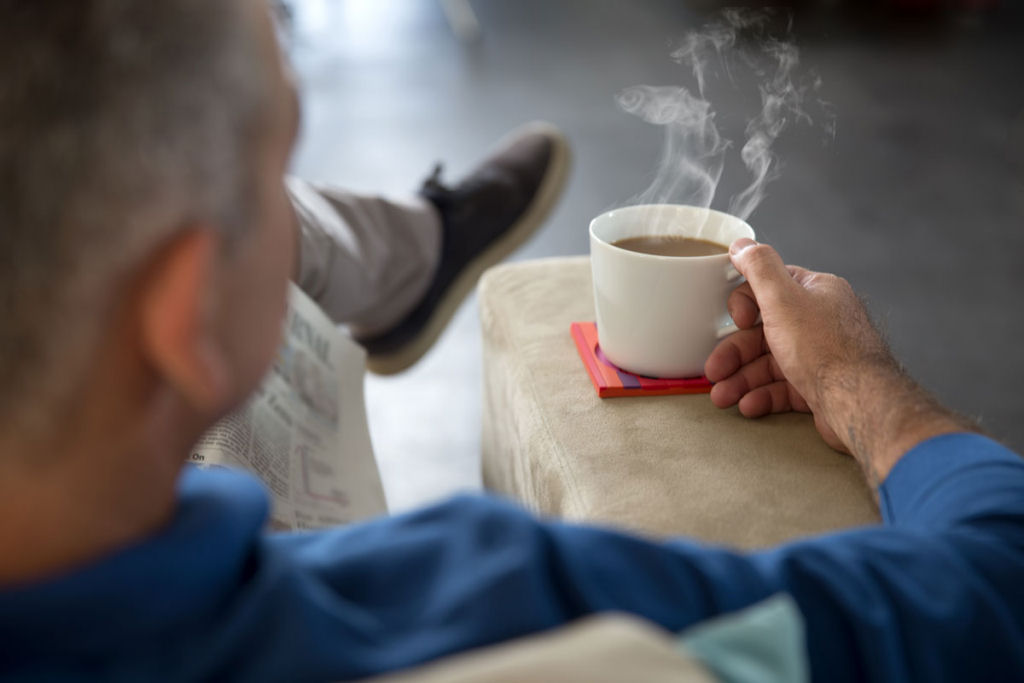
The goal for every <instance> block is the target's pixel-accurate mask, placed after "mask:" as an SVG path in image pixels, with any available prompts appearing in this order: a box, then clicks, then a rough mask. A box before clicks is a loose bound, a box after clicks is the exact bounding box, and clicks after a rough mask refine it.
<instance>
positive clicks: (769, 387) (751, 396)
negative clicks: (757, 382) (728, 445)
mask: <svg viewBox="0 0 1024 683" xmlns="http://www.w3.org/2000/svg"><path fill="white" fill-rule="evenodd" d="M800 405H802V406H803V407H804V409H805V410H806V407H807V404H806V403H805V402H804V401H803V398H802V397H801V396H800V393H799V392H798V391H797V390H796V389H794V388H793V385H792V384H790V383H789V382H786V381H780V382H772V383H771V384H766V385H764V386H761V387H758V388H756V389H754V390H753V391H751V392H750V393H748V394H746V395H745V396H744V397H743V398H741V399H740V402H739V409H740V413H741V414H742V415H743V416H744V417H761V416H762V415H768V414H769V413H785V412H788V411H790V410H799V408H798V406H800Z"/></svg>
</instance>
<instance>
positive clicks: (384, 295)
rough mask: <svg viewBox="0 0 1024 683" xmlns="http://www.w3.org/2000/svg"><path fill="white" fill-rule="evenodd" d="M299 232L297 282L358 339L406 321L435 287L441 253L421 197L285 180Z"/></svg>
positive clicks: (433, 216) (437, 226)
mask: <svg viewBox="0 0 1024 683" xmlns="http://www.w3.org/2000/svg"><path fill="white" fill-rule="evenodd" d="M286 186H287V188H288V193H289V195H290V196H291V200H292V204H293V205H294V207H295V213H296V215H297V216H298V221H299V229H300V246H299V264H298V273H297V274H296V278H295V280H296V283H297V284H298V285H299V286H300V287H301V288H302V289H303V290H304V291H305V292H306V293H307V294H308V295H309V296H310V297H311V298H312V299H313V300H314V301H316V302H317V303H318V304H320V306H321V308H323V309H324V311H326V313H327V314H328V315H329V316H330V317H331V318H332V319H334V320H335V322H339V323H347V324H349V325H350V326H351V328H352V331H353V333H354V334H356V335H357V336H363V335H373V334H377V333H379V332H383V331H385V330H387V329H389V328H390V327H392V326H393V325H395V324H396V323H398V322H399V321H401V320H402V318H403V317H405V315H406V314H408V313H409V311H411V310H412V308H413V307H414V306H415V305H416V303H417V302H418V301H419V300H420V299H421V298H422V297H423V294H424V293H425V292H426V290H427V287H428V286H429V285H430V282H431V279H432V278H433V276H434V272H435V271H436V269H437V264H438V261H439V259H440V253H441V223H440V218H439V217H438V215H437V212H436V210H435V209H434V208H433V206H431V205H430V204H429V203H428V202H427V201H426V200H424V199H421V198H419V197H416V198H413V199H409V200H395V199H390V198H384V197H377V196H366V195H357V194H353V193H350V192H345V191H344V190H340V189H337V188H331V187H325V186H320V185H314V184H312V183H308V182H306V181H304V180H301V179H299V178H287V179H286Z"/></svg>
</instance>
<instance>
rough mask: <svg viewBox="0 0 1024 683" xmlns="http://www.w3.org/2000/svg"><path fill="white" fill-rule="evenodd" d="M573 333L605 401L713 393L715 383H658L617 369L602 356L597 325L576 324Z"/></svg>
mask: <svg viewBox="0 0 1024 683" xmlns="http://www.w3.org/2000/svg"><path fill="white" fill-rule="evenodd" d="M569 332H571V333H572V338H573V340H574V341H575V342H576V350H577V351H579V353H580V359H581V360H582V361H583V366H584V367H585V368H586V369H587V374H589V375H590V381H591V382H593V383H594V388H595V389H597V395H598V396H600V397H601V398H613V397H616V396H667V395H669V394H706V393H708V392H709V391H711V386H712V385H711V382H709V381H707V380H706V379H705V378H703V377H690V378H685V379H654V378H652V377H643V376H642V375H634V374H633V373H632V372H626V371H625V370H621V369H619V368H617V367H615V366H614V365H612V363H611V361H609V360H608V359H607V358H605V356H604V354H603V353H601V347H600V346H599V345H598V343H597V325H595V324H594V323H573V324H572V325H570V326H569Z"/></svg>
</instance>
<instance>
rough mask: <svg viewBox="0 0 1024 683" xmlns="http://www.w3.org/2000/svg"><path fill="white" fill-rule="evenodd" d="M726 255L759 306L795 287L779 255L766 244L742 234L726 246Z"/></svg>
mask: <svg viewBox="0 0 1024 683" xmlns="http://www.w3.org/2000/svg"><path fill="white" fill-rule="evenodd" d="M729 256H730V257H731V258H732V264H733V265H734V266H735V267H736V270H738V271H739V272H740V273H741V274H742V275H743V276H744V277H745V278H747V282H748V283H750V286H751V288H752V290H753V292H754V296H755V297H756V299H757V301H758V302H759V303H760V304H761V307H762V308H763V307H764V304H765V302H766V300H768V301H770V300H773V299H777V298H778V297H779V296H781V295H782V294H783V293H784V292H785V291H786V290H788V289H789V288H792V287H794V286H795V283H794V282H793V276H792V275H791V274H790V271H789V269H788V268H786V264H784V263H783V262H782V257H780V256H779V253H778V252H777V251H775V250H774V249H772V248H771V247H769V246H768V245H767V244H758V243H757V242H755V241H754V240H751V239H747V238H745V237H743V238H740V239H738V240H736V241H735V242H733V243H732V245H731V246H730V247H729ZM737 324H738V323H737Z"/></svg>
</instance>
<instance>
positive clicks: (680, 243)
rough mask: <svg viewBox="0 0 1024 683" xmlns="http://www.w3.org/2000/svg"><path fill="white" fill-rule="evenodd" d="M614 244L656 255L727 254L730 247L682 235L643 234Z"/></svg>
mask: <svg viewBox="0 0 1024 683" xmlns="http://www.w3.org/2000/svg"><path fill="white" fill-rule="evenodd" d="M612 244H613V245H614V246H616V247H618V248H620V249H629V250H630V251H637V252H640V253H641V254H653V255H655V256H711V255H713V254H726V253H728V252H729V247H725V246H722V245H721V244H718V243H717V242H711V241H708V240H702V239H697V238H696V237H683V236H682V235H643V236H641V237H627V238H625V239H621V240H616V241H615V242H612Z"/></svg>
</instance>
